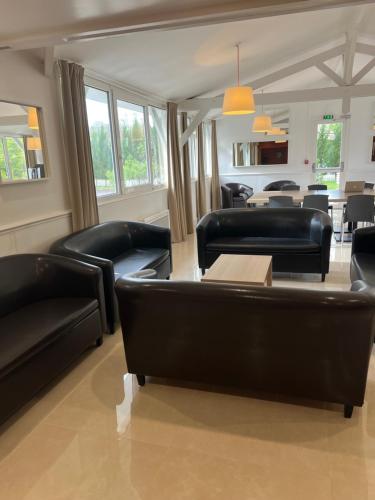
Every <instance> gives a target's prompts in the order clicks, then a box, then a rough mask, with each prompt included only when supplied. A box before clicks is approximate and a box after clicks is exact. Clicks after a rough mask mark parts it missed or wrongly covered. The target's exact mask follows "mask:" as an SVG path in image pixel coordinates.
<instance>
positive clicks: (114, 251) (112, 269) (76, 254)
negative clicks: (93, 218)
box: [50, 221, 172, 333]
mask: <svg viewBox="0 0 375 500" xmlns="http://www.w3.org/2000/svg"><path fill="white" fill-rule="evenodd" d="M50 251H51V253H54V254H59V255H65V256H67V257H71V258H73V259H76V260H80V261H84V262H88V263H89V264H93V265H95V266H98V267H100V268H101V269H102V271H103V282H104V293H105V302H106V312H107V321H108V327H109V330H110V332H111V333H113V332H114V331H115V327H116V322H117V320H118V312H117V302H116V297H115V293H114V284H115V281H116V280H117V279H118V278H119V277H120V276H123V275H124V274H129V273H133V272H135V271H139V270H142V269H145V268H151V269H155V271H157V274H158V278H161V279H165V278H169V275H170V274H171V272H172V251H171V235H170V230H169V229H167V228H163V227H158V226H153V225H151V224H142V223H140V222H123V221H114V222H104V223H103V224H98V225H96V226H92V227H89V228H87V229H83V230H82V231H78V232H76V233H73V234H70V235H69V236H66V237H65V238H62V239H61V240H59V241H57V242H56V243H54V244H53V245H52V247H51V249H50Z"/></svg>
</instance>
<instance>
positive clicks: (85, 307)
mask: <svg viewBox="0 0 375 500" xmlns="http://www.w3.org/2000/svg"><path fill="white" fill-rule="evenodd" d="M0 276H1V282H0V400H1V404H0V422H3V421H4V420H6V419H7V418H8V417H9V416H10V415H11V414H12V413H14V412H15V411H16V410H18V409H19V408H20V407H21V406H22V405H24V404H25V403H26V402H27V401H29V400H30V399H31V398H32V397H33V396H34V394H35V393H36V392H38V391H39V390H40V389H41V388H42V387H43V386H44V385H46V384H48V383H49V382H50V381H51V380H52V379H53V378H54V377H56V375H58V374H59V373H61V372H62V371H63V370H64V369H65V368H66V367H67V365H69V364H70V363H71V362H72V361H73V360H74V359H75V358H77V357H78V356H79V355H80V354H81V353H82V352H83V351H84V350H86V349H87V348H89V347H90V346H92V345H94V344H95V343H96V344H97V345H100V344H101V343H102V335H103V331H104V328H105V311H104V293H103V283H102V272H101V270H100V269H98V268H97V267H95V266H90V265H88V264H83V263H80V262H76V261H74V260H71V259H66V258H64V257H59V256H54V255H40V254H24V255H11V256H8V257H3V258H0Z"/></svg>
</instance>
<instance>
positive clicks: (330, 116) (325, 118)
mask: <svg viewBox="0 0 375 500" xmlns="http://www.w3.org/2000/svg"><path fill="white" fill-rule="evenodd" d="M333 119H334V116H333V115H324V116H323V120H333Z"/></svg>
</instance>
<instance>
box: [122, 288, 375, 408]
mask: <svg viewBox="0 0 375 500" xmlns="http://www.w3.org/2000/svg"><path fill="white" fill-rule="evenodd" d="M116 293H117V297H118V302H119V311H120V318H121V322H122V330H123V336H124V345H125V353H126V359H127V366H128V369H129V372H130V373H136V374H144V375H151V376H158V377H167V378H168V377H171V378H176V379H181V380H191V381H198V382H202V383H208V384H216V385H229V386H234V387H236V386H242V387H245V388H247V389H252V390H260V391H263V390H264V391H269V392H271V393H276V394H277V393H279V394H283V393H284V394H287V395H294V396H302V397H306V398H311V399H318V400H327V401H333V402H337V403H344V404H349V403H352V404H358V405H360V404H362V402H363V396H364V391H365V385H366V377H367V370H368V364H369V358H370V353H371V349H372V343H373V338H374V333H373V330H374V316H375V307H374V306H375V299H374V298H371V297H369V296H366V295H365V294H362V293H354V292H352V293H350V292H332V291H328V290H327V291H309V290H301V289H292V288H278V287H275V288H265V287H250V286H248V287H246V286H243V287H240V286H238V285H223V284H212V283H211V284H205V283H199V282H177V281H170V282H168V281H160V280H128V279H126V280H125V279H120V280H118V282H117V284H116ZM145 311H147V314H145ZM234 318H235V321H234Z"/></svg>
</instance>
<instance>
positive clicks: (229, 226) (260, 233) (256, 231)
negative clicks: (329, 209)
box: [207, 208, 321, 239]
mask: <svg viewBox="0 0 375 500" xmlns="http://www.w3.org/2000/svg"><path fill="white" fill-rule="evenodd" d="M210 216H212V217H216V218H217V220H218V236H219V237H226V236H228V237H236V236H249V237H252V236H253V237H264V238H271V237H274V238H304V239H309V238H310V234H311V222H312V220H313V218H314V217H318V218H319V217H321V215H320V212H319V211H317V210H313V209H303V208H252V209H248V210H243V209H233V210H218V211H216V212H213V213H212V214H209V215H208V216H207V217H210Z"/></svg>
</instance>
